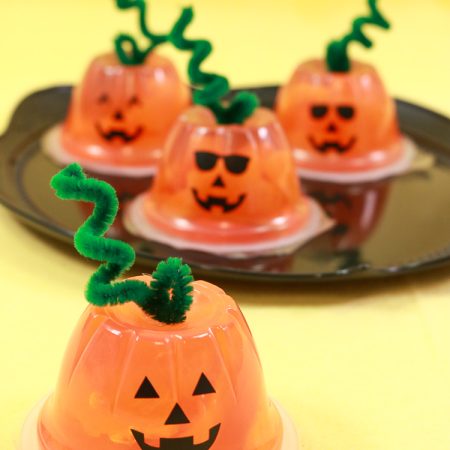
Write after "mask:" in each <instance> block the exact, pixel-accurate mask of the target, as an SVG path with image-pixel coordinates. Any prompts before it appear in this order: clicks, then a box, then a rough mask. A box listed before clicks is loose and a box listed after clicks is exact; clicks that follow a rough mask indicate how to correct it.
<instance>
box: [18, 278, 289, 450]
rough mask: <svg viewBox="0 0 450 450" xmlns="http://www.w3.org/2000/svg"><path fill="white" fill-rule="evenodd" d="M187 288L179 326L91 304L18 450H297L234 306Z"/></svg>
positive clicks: (221, 296) (200, 288) (131, 309)
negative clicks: (190, 294) (188, 298)
mask: <svg viewBox="0 0 450 450" xmlns="http://www.w3.org/2000/svg"><path fill="white" fill-rule="evenodd" d="M140 279H143V280H145V281H146V282H149V281H150V277H148V276H147V277H140ZM193 286H194V301H193V304H192V307H191V309H190V311H189V312H188V313H187V320H186V321H185V322H184V323H180V324H176V325H166V324H162V323H160V322H157V321H155V320H153V319H151V318H150V317H149V316H147V315H146V314H144V313H143V312H142V310H141V309H140V308H139V307H138V306H136V305H135V304H134V303H127V304H124V305H120V306H114V307H105V308H98V307H94V306H89V307H88V308H87V310H86V311H85V313H84V314H83V316H82V317H81V320H80V321H79V323H78V326H77V327H76V329H75V332H74V334H73V336H72V339H71V341H70V343H69V346H68V348H67V351H66V355H65V358H64V361H63V363H62V368H61V373H60V377H59V381H58V384H57V386H56V390H55V392H54V394H52V395H51V396H50V397H49V398H48V399H47V400H46V401H45V403H44V404H43V406H39V408H38V409H37V410H36V411H35V412H34V414H33V415H32V416H31V417H30V420H29V422H28V424H27V426H26V427H25V429H24V433H23V441H22V446H21V450H80V449H83V450H98V449H101V450H139V449H141V450H153V449H161V450H181V449H182V450H209V449H211V450H230V449H233V450H296V449H297V448H298V444H297V438H296V434H295V430H294V429H293V426H292V423H291V422H290V420H289V418H288V417H287V415H286V413H285V412H284V411H283V410H282V409H281V408H279V407H278V406H277V405H276V404H274V403H273V402H272V401H271V400H270V399H269V398H268V396H267V393H266V390H265V387H264V380H263V374H262V369H261V364H260V360H259V358H258V354H257V351H256V348H255V344H254V342H253V339H252V336H251V333H250V330H249V328H248V325H247V323H246V321H245V319H244V317H243V315H242V313H241V311H240V310H239V308H238V306H237V305H236V303H235V302H234V300H233V299H232V298H231V297H229V296H228V295H226V294H225V293H224V292H223V291H222V290H221V289H219V288H218V287H216V286H214V285H212V284H209V283H206V282H203V281H196V282H194V284H193Z"/></svg>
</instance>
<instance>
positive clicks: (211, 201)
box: [192, 189, 245, 213]
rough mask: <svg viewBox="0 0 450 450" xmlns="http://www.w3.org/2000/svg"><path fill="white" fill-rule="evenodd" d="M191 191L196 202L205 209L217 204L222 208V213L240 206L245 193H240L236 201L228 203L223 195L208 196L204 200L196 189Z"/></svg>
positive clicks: (208, 209)
mask: <svg viewBox="0 0 450 450" xmlns="http://www.w3.org/2000/svg"><path fill="white" fill-rule="evenodd" d="M192 193H193V194H194V198H195V200H196V201H197V203H198V204H199V205H200V206H201V207H202V208H203V209H206V210H207V211H210V210H211V208H212V207H213V206H219V207H221V208H222V209H223V212H224V213H227V212H231V211H234V210H235V209H236V208H238V207H239V206H241V204H242V202H243V201H244V200H245V194H241V195H240V196H239V198H238V199H237V201H236V202H234V203H229V202H228V201H227V199H226V198H225V197H212V196H209V197H208V198H207V199H206V200H202V199H201V198H200V196H199V194H198V191H197V189H192Z"/></svg>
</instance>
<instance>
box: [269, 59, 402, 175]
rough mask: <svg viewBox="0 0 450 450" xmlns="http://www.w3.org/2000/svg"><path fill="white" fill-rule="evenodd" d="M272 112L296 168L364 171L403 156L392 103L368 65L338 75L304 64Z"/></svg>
mask: <svg viewBox="0 0 450 450" xmlns="http://www.w3.org/2000/svg"><path fill="white" fill-rule="evenodd" d="M276 111H277V115H278V117H279V119H280V122H281V123H282V125H283V127H284V129H285V130H286V134H287V136H288V138H289V140H290V142H291V144H292V146H293V147H294V148H295V149H296V157H297V164H298V165H299V166H301V167H305V168H308V169H314V170H322V171H333V172H355V171H364V170H371V169H377V168H381V167H385V166H389V165H391V164H393V163H395V162H396V161H398V160H399V159H400V158H401V157H402V155H403V144H402V139H401V134H400V131H399V128H398V124H397V117H396V110H395V105H394V102H393V100H392V99H391V97H390V96H389V95H388V93H387V92H386V90H385V88H384V85H383V83H382V81H381V79H380V77H379V76H378V74H377V72H376V71H375V69H374V68H373V67H372V66H370V65H367V64H363V63H360V62H357V61H353V62H352V67H351V71H350V72H348V73H340V72H329V71H328V70H327V68H326V65H325V63H324V61H322V60H312V61H308V62H305V63H303V64H301V65H300V66H299V67H298V68H297V70H296V71H295V73H294V74H293V76H292V77H291V79H290V80H289V82H288V83H287V84H286V85H285V86H284V87H282V88H281V89H280V91H279V94H278V97H277V102H276Z"/></svg>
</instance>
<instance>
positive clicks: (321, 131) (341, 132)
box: [308, 104, 356, 153]
mask: <svg viewBox="0 0 450 450" xmlns="http://www.w3.org/2000/svg"><path fill="white" fill-rule="evenodd" d="M310 113H311V118H312V119H313V122H314V120H315V121H316V122H317V129H316V130H315V129H314V128H315V127H312V130H311V132H310V134H308V140H309V142H310V144H311V145H312V146H313V147H314V148H315V149H316V150H317V151H318V152H320V153H327V152H333V151H334V152H337V153H345V152H348V151H350V150H351V149H352V147H353V146H354V145H355V144H356V136H355V132H356V130H354V129H353V127H352V126H351V125H350V121H351V120H352V119H353V118H354V115H355V108H354V107H353V106H351V105H327V104H321V105H318V104H315V105H312V106H311V107H310ZM324 138H325V139H324Z"/></svg>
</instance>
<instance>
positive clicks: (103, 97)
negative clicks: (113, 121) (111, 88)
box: [98, 94, 109, 104]
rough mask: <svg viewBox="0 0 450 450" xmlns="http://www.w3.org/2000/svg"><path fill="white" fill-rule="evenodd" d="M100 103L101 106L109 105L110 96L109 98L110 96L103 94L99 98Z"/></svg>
mask: <svg viewBox="0 0 450 450" xmlns="http://www.w3.org/2000/svg"><path fill="white" fill-rule="evenodd" d="M98 102H99V103H100V104H103V103H108V102H109V96H108V94H102V95H100V97H99V98H98Z"/></svg>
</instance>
